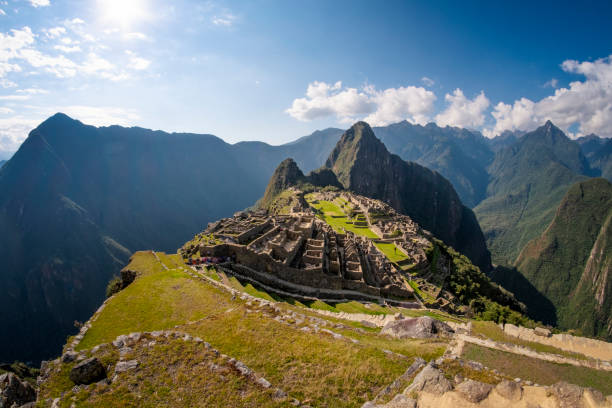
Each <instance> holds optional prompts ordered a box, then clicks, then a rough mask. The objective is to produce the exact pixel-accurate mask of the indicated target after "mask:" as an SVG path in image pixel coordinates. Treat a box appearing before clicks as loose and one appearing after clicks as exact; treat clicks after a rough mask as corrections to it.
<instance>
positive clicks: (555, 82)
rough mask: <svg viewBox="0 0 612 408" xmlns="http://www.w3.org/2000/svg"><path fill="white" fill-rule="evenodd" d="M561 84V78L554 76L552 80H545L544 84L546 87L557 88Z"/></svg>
mask: <svg viewBox="0 0 612 408" xmlns="http://www.w3.org/2000/svg"><path fill="white" fill-rule="evenodd" d="M557 85H559V80H558V79H557V78H552V79H551V80H550V81H546V82H544V85H542V86H543V87H544V88H549V87H550V88H556V87H557Z"/></svg>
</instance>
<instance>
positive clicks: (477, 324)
mask: <svg viewBox="0 0 612 408" xmlns="http://www.w3.org/2000/svg"><path fill="white" fill-rule="evenodd" d="M472 333H475V334H480V335H482V336H484V337H487V338H489V339H491V340H493V341H497V342H500V343H510V344H516V345H519V346H523V347H528V348H530V349H532V350H534V351H538V352H541V353H550V354H558V355H561V356H565V357H569V358H574V359H579V360H589V357H587V356H585V355H583V354H579V353H572V352H570V351H565V350H561V349H558V348H556V347H553V346H549V345H547V344H541V343H537V342H533V341H527V340H522V339H519V338H517V337H514V336H510V335H508V334H506V333H504V331H503V330H502V329H501V328H500V327H499V326H498V325H497V324H495V323H494V322H487V321H478V320H475V321H473V322H472Z"/></svg>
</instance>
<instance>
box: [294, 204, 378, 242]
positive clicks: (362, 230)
mask: <svg viewBox="0 0 612 408" xmlns="http://www.w3.org/2000/svg"><path fill="white" fill-rule="evenodd" d="M304 198H305V199H306V201H307V202H308V204H309V205H310V206H311V207H313V208H315V209H316V210H317V211H318V213H317V216H318V217H319V218H321V219H322V220H323V221H325V222H326V223H328V224H329V225H330V226H331V227H332V228H333V229H334V231H336V232H338V233H344V232H345V231H351V232H352V233H354V234H357V235H361V236H364V237H367V238H373V239H377V238H379V236H378V235H376V234H375V233H374V232H373V231H372V230H371V229H369V228H368V227H360V226H356V225H355V224H353V223H352V221H351V219H350V218H348V216H347V215H346V214H345V213H344V212H343V211H342V210H341V209H340V207H338V206H337V205H336V204H334V203H332V202H331V201H325V200H315V199H314V195H313V194H307V195H306V196H305V197H304Z"/></svg>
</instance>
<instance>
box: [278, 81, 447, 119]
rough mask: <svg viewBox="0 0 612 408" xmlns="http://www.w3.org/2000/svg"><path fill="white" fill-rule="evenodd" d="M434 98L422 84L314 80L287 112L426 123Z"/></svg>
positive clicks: (314, 116) (302, 116) (297, 115)
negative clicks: (388, 85)
mask: <svg viewBox="0 0 612 408" xmlns="http://www.w3.org/2000/svg"><path fill="white" fill-rule="evenodd" d="M435 99H436V96H435V95H434V93H433V92H431V91H428V90H426V89H425V88H421V87H414V86H408V87H400V88H389V89H385V90H381V91H378V90H376V89H375V88H374V87H373V86H364V87H363V88H362V89H361V90H358V89H356V88H344V87H342V82H340V81H338V82H336V83H335V84H333V85H332V84H328V83H325V82H318V81H315V82H313V83H311V84H309V85H308V88H307V90H306V97H304V98H297V99H295V100H294V101H293V103H292V105H291V107H290V108H289V109H287V110H286V112H287V113H288V114H289V115H291V116H292V117H294V118H296V119H298V120H301V121H309V120H313V119H317V118H322V117H328V116H335V117H336V118H337V119H338V120H339V121H340V122H343V123H350V122H353V121H356V120H359V119H364V120H366V121H368V122H369V123H370V124H371V125H373V126H380V125H386V124H389V123H393V122H398V121H401V120H404V119H406V120H409V121H411V122H413V123H426V122H427V119H428V118H429V116H428V115H429V113H430V112H431V109H432V108H433V102H434V101H435Z"/></svg>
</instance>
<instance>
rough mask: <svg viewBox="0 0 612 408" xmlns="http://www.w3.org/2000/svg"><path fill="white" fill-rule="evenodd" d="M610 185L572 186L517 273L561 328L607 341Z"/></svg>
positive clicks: (611, 291)
mask: <svg viewBox="0 0 612 408" xmlns="http://www.w3.org/2000/svg"><path fill="white" fill-rule="evenodd" d="M611 220H612V184H610V183H609V182H608V181H606V180H604V179H591V180H588V181H584V182H580V183H577V184H575V185H573V186H572V187H571V188H570V189H569V191H568V192H567V194H566V195H565V197H564V198H563V201H562V202H561V204H560V205H559V208H558V209H557V212H556V214H555V217H554V219H553V221H552V222H551V224H550V225H549V227H548V228H547V229H546V231H545V232H544V233H543V234H542V235H541V236H540V237H539V238H537V239H534V240H533V241H531V242H530V243H529V244H528V245H527V246H526V247H525V248H524V249H523V251H522V252H521V254H520V256H519V258H518V260H517V269H518V270H519V271H520V272H521V273H522V274H523V275H524V276H525V277H526V278H527V279H528V280H529V281H530V282H531V283H532V284H533V286H534V287H535V288H536V289H538V290H539V291H540V292H541V293H542V294H543V295H544V296H546V297H547V298H548V299H550V301H551V302H552V303H553V304H554V305H555V308H556V316H555V318H556V320H557V322H558V325H559V326H560V327H561V328H565V329H568V328H579V329H581V330H582V331H583V332H584V333H585V334H588V335H598V336H604V337H608V338H612V316H611V314H610V311H611V310H612V277H610V276H609V271H610V267H611V266H612V258H611V254H612V230H611V229H610V227H611V225H610V224H611V222H612V221H611Z"/></svg>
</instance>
